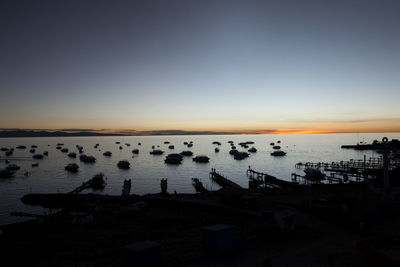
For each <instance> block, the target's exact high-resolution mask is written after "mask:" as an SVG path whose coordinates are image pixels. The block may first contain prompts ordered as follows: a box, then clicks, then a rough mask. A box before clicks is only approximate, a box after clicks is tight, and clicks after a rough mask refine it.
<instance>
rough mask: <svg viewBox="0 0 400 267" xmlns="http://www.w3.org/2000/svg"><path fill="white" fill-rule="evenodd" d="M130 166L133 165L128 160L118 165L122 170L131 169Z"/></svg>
mask: <svg viewBox="0 0 400 267" xmlns="http://www.w3.org/2000/svg"><path fill="white" fill-rule="evenodd" d="M130 165H131V164H130V163H129V162H128V161H127V160H121V161H119V162H118V164H117V166H118V168H121V169H129V168H130Z"/></svg>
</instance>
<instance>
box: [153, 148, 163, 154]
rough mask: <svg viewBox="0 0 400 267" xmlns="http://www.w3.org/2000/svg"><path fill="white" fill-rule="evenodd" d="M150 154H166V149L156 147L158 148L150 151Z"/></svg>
mask: <svg viewBox="0 0 400 267" xmlns="http://www.w3.org/2000/svg"><path fill="white" fill-rule="evenodd" d="M150 154H151V155H162V154H164V151H162V150H158V149H156V150H153V151H150Z"/></svg>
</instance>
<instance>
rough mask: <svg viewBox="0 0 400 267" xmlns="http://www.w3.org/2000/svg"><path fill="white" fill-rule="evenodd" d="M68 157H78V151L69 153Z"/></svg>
mask: <svg viewBox="0 0 400 267" xmlns="http://www.w3.org/2000/svg"><path fill="white" fill-rule="evenodd" d="M68 157H70V158H76V153H75V152H71V153H68Z"/></svg>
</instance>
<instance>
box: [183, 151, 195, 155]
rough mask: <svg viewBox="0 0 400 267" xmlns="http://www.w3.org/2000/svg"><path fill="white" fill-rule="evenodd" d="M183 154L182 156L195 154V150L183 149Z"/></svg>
mask: <svg viewBox="0 0 400 267" xmlns="http://www.w3.org/2000/svg"><path fill="white" fill-rule="evenodd" d="M181 155H182V156H193V152H192V151H189V150H186V151H182V152H181Z"/></svg>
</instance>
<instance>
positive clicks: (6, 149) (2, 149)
mask: <svg viewBox="0 0 400 267" xmlns="http://www.w3.org/2000/svg"><path fill="white" fill-rule="evenodd" d="M0 150H1V151H8V148H6V147H2V148H1V149H0Z"/></svg>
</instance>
